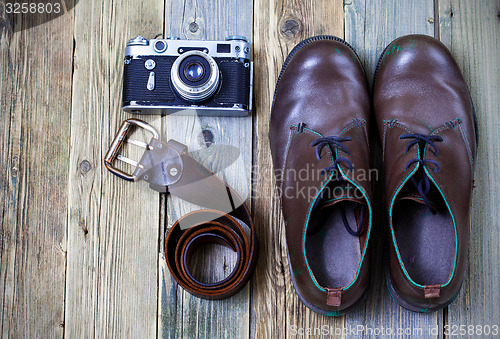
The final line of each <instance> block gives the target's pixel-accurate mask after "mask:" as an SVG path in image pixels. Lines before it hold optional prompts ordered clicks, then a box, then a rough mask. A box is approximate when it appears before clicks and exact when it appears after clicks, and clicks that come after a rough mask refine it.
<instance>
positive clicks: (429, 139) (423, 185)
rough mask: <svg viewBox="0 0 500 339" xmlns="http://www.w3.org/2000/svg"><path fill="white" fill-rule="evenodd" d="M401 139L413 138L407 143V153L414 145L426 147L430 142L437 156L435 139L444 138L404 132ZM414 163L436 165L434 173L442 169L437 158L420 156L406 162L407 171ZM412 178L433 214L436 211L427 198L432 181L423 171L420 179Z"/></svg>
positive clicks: (441, 139) (440, 139)
mask: <svg viewBox="0 0 500 339" xmlns="http://www.w3.org/2000/svg"><path fill="white" fill-rule="evenodd" d="M399 139H412V140H411V141H410V142H409V143H408V145H406V150H405V153H406V152H408V151H409V150H410V148H411V147H412V146H413V145H419V147H422V148H423V147H425V145H427V144H428V145H429V146H431V147H432V148H433V149H432V150H431V151H432V152H433V153H434V155H436V156H437V155H438V149H437V146H436V144H435V143H434V142H435V141H443V138H442V137H441V136H439V135H425V134H419V133H413V134H402V135H401V136H400V137H399ZM414 163H419V164H420V165H422V167H424V166H425V165H426V164H431V165H434V166H435V167H434V169H433V172H434V173H437V172H439V170H440V169H441V166H440V165H439V163H438V162H437V161H435V160H431V159H425V160H424V159H420V158H415V159H411V160H410V161H408V163H407V164H406V167H405V171H406V170H407V169H408V168H409V167H410V166H411V165H413V164H414ZM411 180H412V182H413V185H414V186H415V188H416V189H417V191H418V193H419V194H420V196H421V197H422V199H423V200H424V203H425V205H426V206H427V207H428V208H429V210H430V211H431V213H432V214H435V213H436V212H435V211H434V209H433V208H432V206H431V204H430V202H429V199H428V198H427V194H429V192H430V190H431V183H430V180H429V177H428V176H427V175H426V174H425V173H423V174H422V177H421V178H420V179H419V180H418V181H417V180H415V178H414V177H411Z"/></svg>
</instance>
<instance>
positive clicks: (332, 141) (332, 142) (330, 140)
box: [311, 135, 365, 236]
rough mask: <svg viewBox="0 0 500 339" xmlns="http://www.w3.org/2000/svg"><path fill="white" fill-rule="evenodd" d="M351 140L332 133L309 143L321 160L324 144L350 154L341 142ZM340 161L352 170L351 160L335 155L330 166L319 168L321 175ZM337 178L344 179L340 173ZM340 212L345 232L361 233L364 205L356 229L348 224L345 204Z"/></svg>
mask: <svg viewBox="0 0 500 339" xmlns="http://www.w3.org/2000/svg"><path fill="white" fill-rule="evenodd" d="M351 140H352V138H350V137H337V136H334V135H332V136H329V137H323V138H319V139H316V140H314V141H313V142H312V143H311V147H316V158H317V159H318V161H319V160H321V151H322V150H323V148H324V147H325V146H334V147H338V148H340V149H341V150H342V151H344V152H345V153H346V154H348V155H351V153H350V152H349V149H348V148H347V146H346V145H344V144H343V142H346V141H351ZM341 162H343V163H345V164H346V165H347V166H348V167H349V170H350V171H351V172H352V170H353V166H352V162H351V161H350V160H349V159H347V158H345V157H337V158H335V160H334V161H333V165H332V166H328V167H325V168H324V169H322V170H321V175H323V174H325V173H327V172H330V171H335V170H338V168H337V166H338V165H339V164H340V163H341ZM338 180H339V181H346V180H345V178H344V177H343V176H342V175H340V176H339V177H338ZM322 195H323V192H322V193H321V196H320V199H321V198H322ZM320 199H318V200H317V201H319V200H320ZM341 213H342V222H343V223H344V227H345V229H346V230H347V232H349V234H351V235H353V236H359V235H360V234H361V232H362V231H363V224H364V216H365V205H361V216H360V223H359V227H358V228H357V230H356V231H354V230H353V229H352V228H351V226H349V222H348V221H347V216H346V210H345V206H342V209H341Z"/></svg>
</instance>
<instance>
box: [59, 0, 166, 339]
mask: <svg viewBox="0 0 500 339" xmlns="http://www.w3.org/2000/svg"><path fill="white" fill-rule="evenodd" d="M163 9H164V7H163V4H162V3H160V2H159V1H155V0H146V1H141V2H137V1H134V2H131V1H126V0H118V1H98V0H89V1H81V2H80V3H79V4H78V5H77V6H76V8H75V37H74V38H75V52H74V53H75V56H74V81H73V108H72V115H71V155H70V180H69V223H68V265H67V277H66V331H65V335H66V336H67V337H69V338H74V337H84V338H87V337H94V336H96V337H102V338H152V337H155V336H156V331H157V326H156V320H155V319H156V318H157V284H158V280H157V279H158V276H157V269H158V262H157V261H158V255H157V253H158V252H157V251H158V237H159V229H158V225H159V218H160V214H159V206H160V205H159V204H160V203H159V194H157V193H156V192H154V191H152V190H150V189H149V188H148V186H147V184H145V183H142V182H141V183H137V184H133V183H129V182H125V181H124V180H121V179H119V178H118V177H116V176H114V175H112V174H111V173H109V172H108V171H107V170H106V169H105V167H104V166H103V157H104V154H105V152H106V151H107V149H108V146H109V144H110V142H111V140H112V139H113V138H114V135H115V133H116V131H117V130H118V127H119V126H120V124H121V122H122V121H123V120H125V119H126V118H129V117H131V115H130V114H127V113H124V112H122V110H121V95H120V93H121V89H122V74H123V60H124V51H125V46H126V44H127V41H128V40H129V39H130V38H132V37H134V36H137V35H144V36H147V37H154V36H155V35H156V34H158V33H161V31H162V29H163ZM140 118H142V119H144V120H146V121H149V122H151V123H152V124H153V125H155V126H156V127H159V123H160V120H159V117H157V116H141V117H140ZM147 137H148V136H147V134H146V133H144V132H143V133H139V135H138V136H136V138H137V139H140V140H147ZM149 137H150V136H149ZM139 154H140V151H139V149H138V148H137V149H136V150H135V152H130V157H133V158H134V159H138V157H139Z"/></svg>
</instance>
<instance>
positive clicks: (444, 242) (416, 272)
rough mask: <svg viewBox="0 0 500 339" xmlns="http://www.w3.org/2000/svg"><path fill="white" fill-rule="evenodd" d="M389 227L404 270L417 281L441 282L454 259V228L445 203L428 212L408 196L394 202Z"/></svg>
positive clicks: (423, 283) (432, 283)
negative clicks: (391, 227) (432, 211)
mask: <svg viewBox="0 0 500 339" xmlns="http://www.w3.org/2000/svg"><path fill="white" fill-rule="evenodd" d="M393 227H394V233H395V236H396V242H397V246H398V249H399V253H400V255H401V259H402V260H403V263H404V265H405V268H406V271H407V272H408V274H409V275H410V277H411V278H412V279H413V281H415V282H416V283H417V284H421V285H438V284H440V285H441V284H445V283H446V282H447V281H448V279H449V278H450V274H451V271H452V269H453V262H454V259H455V230H454V228H453V222H452V220H451V216H450V214H449V212H448V209H447V208H446V207H444V208H440V211H437V212H436V214H432V213H431V212H430V210H429V208H428V207H427V206H426V205H424V204H420V203H418V202H415V201H412V200H401V201H399V202H397V203H396V204H395V205H394V212H393Z"/></svg>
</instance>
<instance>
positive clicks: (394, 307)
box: [345, 0, 442, 338]
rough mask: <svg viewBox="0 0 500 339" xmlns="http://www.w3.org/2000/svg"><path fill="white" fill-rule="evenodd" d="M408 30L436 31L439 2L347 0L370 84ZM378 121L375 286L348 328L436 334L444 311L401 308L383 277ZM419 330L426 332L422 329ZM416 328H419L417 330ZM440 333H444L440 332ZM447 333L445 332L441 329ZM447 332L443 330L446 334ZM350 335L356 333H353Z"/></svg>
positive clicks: (351, 34)
mask: <svg viewBox="0 0 500 339" xmlns="http://www.w3.org/2000/svg"><path fill="white" fill-rule="evenodd" d="M406 34H427V35H430V36H433V35H434V3H433V1H432V0H425V1H413V0H405V1H398V2H396V1H394V2H391V1H383V0H376V1H368V0H366V1H364V0H358V1H346V2H345V37H346V40H347V42H348V43H349V44H351V46H353V47H354V49H355V50H356V52H357V53H358V55H359V57H360V59H361V61H362V63H363V65H364V67H365V72H366V74H367V78H368V83H369V84H370V87H371V84H372V83H373V73H374V71H375V67H376V65H377V62H378V59H379V57H380V54H381V53H382V51H383V50H384V48H385V47H386V46H387V45H388V44H389V43H391V41H393V40H394V39H396V38H398V37H400V36H402V35H406ZM378 140H379V139H378V136H377V131H376V128H375V124H372V128H371V143H372V159H373V162H372V163H373V164H374V167H375V168H377V169H378V170H379V174H380V175H379V180H378V181H377V182H374V183H373V187H374V199H373V200H374V225H373V232H372V234H373V238H372V241H373V242H372V258H373V259H374V260H373V261H372V265H373V266H372V287H371V293H370V295H369V296H368V298H367V300H366V302H365V304H364V305H363V306H362V307H361V308H359V309H358V310H355V311H353V312H352V313H350V314H348V315H347V316H346V324H347V326H348V327H355V326H357V325H360V324H361V325H364V326H366V327H367V328H372V329H374V328H375V329H376V328H381V327H382V326H383V327H385V328H389V329H390V330H391V331H394V333H395V334H397V331H398V329H400V328H402V329H409V330H410V333H409V335H407V334H404V333H403V335H401V336H400V337H405V338H413V337H417V336H418V337H419V338H432V337H435V335H434V334H433V333H432V334H431V333H429V330H430V329H433V330H436V326H437V328H439V329H442V311H439V312H436V313H431V314H419V313H414V312H410V311H407V310H406V309H404V308H402V307H400V306H399V305H398V304H397V303H396V302H395V301H393V300H392V298H391V297H390V295H389V292H388V290H387V286H386V283H385V276H384V265H385V262H384V261H383V255H381V254H385V253H386V246H387V239H388V237H389V233H388V226H387V221H386V218H385V212H384V211H385V204H384V202H383V197H384V179H383V178H384V174H383V163H382V162H381V159H382V157H381V146H380V145H379V141H378ZM420 329H421V330H422V332H419V331H420ZM414 331H415V332H414ZM440 332H441V331H440ZM441 333H442V332H441ZM357 334H358V335H355V336H352V337H366V338H369V337H371V336H370V335H369V333H367V332H365V333H357ZM441 336H442V334H441ZM349 337H351V336H349Z"/></svg>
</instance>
